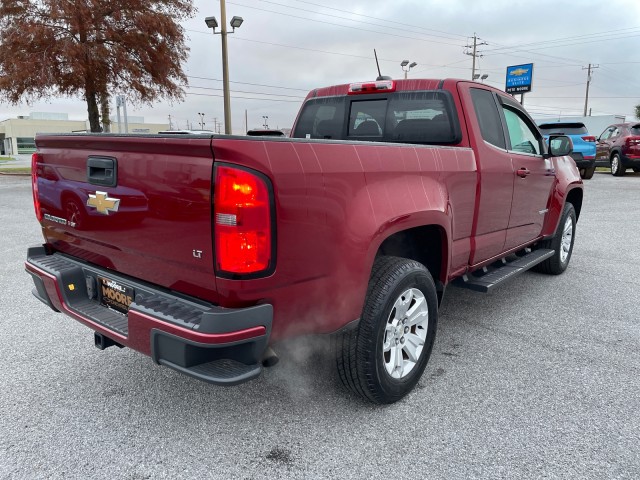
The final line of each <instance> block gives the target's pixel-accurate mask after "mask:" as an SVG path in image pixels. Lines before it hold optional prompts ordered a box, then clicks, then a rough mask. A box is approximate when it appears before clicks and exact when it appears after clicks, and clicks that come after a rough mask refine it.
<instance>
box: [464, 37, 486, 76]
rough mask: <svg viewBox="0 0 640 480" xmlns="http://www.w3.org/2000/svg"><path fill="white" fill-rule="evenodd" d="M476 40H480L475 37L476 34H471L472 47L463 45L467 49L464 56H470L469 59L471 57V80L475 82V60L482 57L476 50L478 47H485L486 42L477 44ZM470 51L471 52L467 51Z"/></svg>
mask: <svg viewBox="0 0 640 480" xmlns="http://www.w3.org/2000/svg"><path fill="white" fill-rule="evenodd" d="M478 40H481V39H480V38H478V36H477V35H476V33H475V32H474V33H473V45H465V48H466V49H467V50H466V51H465V52H464V54H465V55H470V56H471V57H473V65H472V67H471V80H475V78H474V77H475V76H476V58H478V57H482V55H481V54H480V52H478V50H477V48H478V47H479V46H480V45H487V42H485V41H482V42H480V43H478ZM470 48H471V49H472V50H471V51H469V49H470Z"/></svg>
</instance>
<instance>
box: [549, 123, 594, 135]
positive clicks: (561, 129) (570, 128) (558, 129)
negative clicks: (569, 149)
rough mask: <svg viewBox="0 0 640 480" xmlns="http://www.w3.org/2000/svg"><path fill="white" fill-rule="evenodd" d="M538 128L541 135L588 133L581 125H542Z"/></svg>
mask: <svg viewBox="0 0 640 480" xmlns="http://www.w3.org/2000/svg"><path fill="white" fill-rule="evenodd" d="M538 128H539V129H540V131H541V132H542V134H543V135H587V134H588V133H589V131H588V130H587V127H585V126H584V124H583V123H544V124H542V125H539V126H538Z"/></svg>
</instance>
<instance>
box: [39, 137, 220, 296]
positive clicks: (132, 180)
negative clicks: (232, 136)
mask: <svg viewBox="0 0 640 480" xmlns="http://www.w3.org/2000/svg"><path fill="white" fill-rule="evenodd" d="M36 145H37V147H38V155H37V156H36V162H37V164H36V168H35V171H36V173H37V179H36V183H37V195H38V199H39V201H40V206H41V209H42V215H43V218H42V230H43V234H44V236H45V238H46V240H47V242H48V243H49V244H51V245H52V247H53V248H54V249H55V250H56V251H59V252H62V253H67V254H69V255H72V256H74V257H77V258H80V259H83V260H86V261H88V262H91V263H94V264H96V265H99V266H102V267H105V268H109V269H113V270H115V271H117V272H119V273H120V274H125V275H130V276H132V277H135V278H137V279H141V280H144V281H147V282H151V283H154V284H156V285H160V286H162V287H165V288H168V289H171V290H175V291H178V292H187V291H188V292H189V293H190V294H191V295H195V296H198V297H200V298H202V299H204V300H208V301H211V302H216V300H217V294H216V289H215V276H214V271H213V247H212V231H211V210H212V208H211V182H212V172H213V156H212V153H211V138H209V137H205V138H203V137H192V136H188V137H187V136H180V137H179V138H176V137H170V138H167V137H159V136H158V137H157V136H144V137H143V136H141V137H131V136H118V135H99V136H98V135H96V136H86V135H75V136H74V135H42V136H38V137H37V138H36ZM110 170H112V173H113V174H112V175H110V174H111V172H110Z"/></svg>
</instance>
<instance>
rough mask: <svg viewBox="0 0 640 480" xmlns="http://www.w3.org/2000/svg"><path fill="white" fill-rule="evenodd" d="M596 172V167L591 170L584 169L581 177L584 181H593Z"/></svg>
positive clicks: (581, 171)
mask: <svg viewBox="0 0 640 480" xmlns="http://www.w3.org/2000/svg"><path fill="white" fill-rule="evenodd" d="M595 171H596V167H591V168H583V169H582V170H580V176H581V177H582V178H583V179H584V180H591V179H592V178H593V174H594V173H595Z"/></svg>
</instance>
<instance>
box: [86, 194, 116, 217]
mask: <svg viewBox="0 0 640 480" xmlns="http://www.w3.org/2000/svg"><path fill="white" fill-rule="evenodd" d="M87 206H89V207H95V209H96V210H97V211H98V213H101V214H103V215H109V212H117V211H118V207H119V206H120V199H119V198H109V196H108V195H107V193H106V192H96V194H95V195H92V194H89V199H88V200H87Z"/></svg>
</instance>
